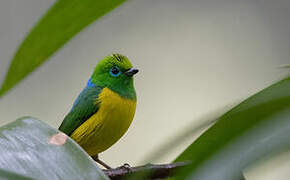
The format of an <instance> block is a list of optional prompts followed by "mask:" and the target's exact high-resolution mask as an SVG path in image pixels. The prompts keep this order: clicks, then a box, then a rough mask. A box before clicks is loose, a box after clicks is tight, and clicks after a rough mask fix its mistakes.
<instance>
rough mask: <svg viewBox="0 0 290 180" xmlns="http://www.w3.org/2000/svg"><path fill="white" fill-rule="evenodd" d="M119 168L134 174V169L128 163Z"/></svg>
mask: <svg viewBox="0 0 290 180" xmlns="http://www.w3.org/2000/svg"><path fill="white" fill-rule="evenodd" d="M119 168H121V169H125V170H127V171H128V172H132V168H131V166H130V164H128V163H125V164H123V165H122V166H120V167H119Z"/></svg>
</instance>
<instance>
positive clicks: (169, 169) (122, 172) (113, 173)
mask: <svg viewBox="0 0 290 180" xmlns="http://www.w3.org/2000/svg"><path fill="white" fill-rule="evenodd" d="M189 164H190V163H189V162H177V163H172V164H160V165H157V164H147V165H144V166H137V167H130V166H129V165H126V164H125V165H123V166H121V167H117V168H115V169H104V170H103V172H104V173H105V174H106V175H107V176H109V177H110V179H111V180H119V179H122V178H123V177H124V176H127V175H136V174H145V175H149V177H147V178H149V179H160V178H168V177H170V176H172V175H173V174H174V172H175V171H176V169H178V168H181V167H185V166H187V165H189Z"/></svg>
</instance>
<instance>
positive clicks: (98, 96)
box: [59, 54, 139, 168]
mask: <svg viewBox="0 0 290 180" xmlns="http://www.w3.org/2000/svg"><path fill="white" fill-rule="evenodd" d="M138 71H139V70H138V69H135V68H133V67H132V64H131V62H130V61H129V59H128V58H127V57H125V56H123V55H120V54H112V55H110V56H107V57H105V58H104V59H103V60H101V61H100V62H99V63H98V64H97V66H96V67H95V70H94V72H93V74H92V76H91V78H90V79H89V81H88V83H87V85H86V87H85V88H84V89H83V90H82V92H81V93H80V94H79V96H78V97H77V99H76V100H75V102H74V104H73V106H72V109H71V110H70V112H69V113H68V114H67V115H66V117H65V118H64V120H63V122H62V124H61V125H60V127H59V130H60V131H62V132H64V133H65V134H67V135H68V136H70V137H71V138H72V139H74V140H75V141H76V142H77V143H78V144H79V145H80V146H82V147H83V149H84V150H85V151H86V152H87V153H88V154H89V155H90V156H92V157H93V159H95V160H96V161H97V162H98V163H100V164H102V165H103V166H104V167H106V168H110V167H109V166H108V165H106V164H105V163H104V162H102V161H101V160H100V159H99V158H98V154H99V153H101V152H103V151H105V150H106V149H108V148H109V147H111V146H112V145H113V144H114V143H116V142H117V141H118V140H119V139H120V138H121V137H122V136H123V134H124V133H125V132H126V131H127V129H128V128H129V126H130V124H131V122H132V120H133V117H134V114H135V111H136V92H135V88H134V83H133V75H134V74H136V73H137V72H138Z"/></svg>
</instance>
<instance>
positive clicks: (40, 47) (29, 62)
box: [0, 0, 125, 96]
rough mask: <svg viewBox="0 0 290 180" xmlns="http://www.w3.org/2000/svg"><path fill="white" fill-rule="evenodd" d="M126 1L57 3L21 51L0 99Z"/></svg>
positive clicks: (59, 1) (63, 0) (65, 0)
mask: <svg viewBox="0 0 290 180" xmlns="http://www.w3.org/2000/svg"><path fill="white" fill-rule="evenodd" d="M124 1H125V0H58V1H56V2H55V4H54V5H53V6H52V7H51V8H50V9H49V10H48V11H47V13H46V14H45V15H44V16H43V17H42V19H40V21H39V22H38V23H37V24H36V26H35V27H34V28H33V29H32V30H31V32H30V33H29V34H28V35H27V37H26V38H25V39H24V41H23V42H22V44H21V45H20V47H19V48H18V50H17V52H16V54H15V56H14V57H13V59H12V62H11V64H10V67H9V70H8V72H7V74H6V77H5V79H4V82H3V84H2V87H1V89H0V96H2V95H3V94H4V93H6V92H7V91H8V90H10V89H11V88H12V87H13V86H15V85H16V84H17V83H18V82H19V81H21V80H22V79H23V78H25V77H26V76H27V75H28V74H29V73H31V72H32V71H34V70H35V69H36V68H37V67H38V66H40V65H41V64H42V63H43V62H44V61H45V60H47V59H48V58H49V57H50V56H51V55H52V54H53V53H55V52H56V51H57V50H58V49H59V48H60V47H62V46H63V45H64V44H65V43H66V42H67V41H68V40H70V39H71V38H72V37H73V36H74V35H76V34H77V33H78V32H80V31H81V30H82V29H83V28H84V27H86V26H87V25H89V24H90V23H92V22H93V21H95V20H96V19H98V18H100V17H101V16H103V15H104V14H106V13H107V12H109V11H110V10H112V9H114V8H115V7H116V6H118V5H119V4H121V3H122V2H124Z"/></svg>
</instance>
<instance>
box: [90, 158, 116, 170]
mask: <svg viewBox="0 0 290 180" xmlns="http://www.w3.org/2000/svg"><path fill="white" fill-rule="evenodd" d="M92 158H93V160H95V161H96V162H97V163H99V164H100V165H102V166H103V167H104V168H106V169H112V168H111V167H110V166H109V165H107V164H106V163H105V162H104V161H101V160H100V159H99V156H98V155H95V156H92Z"/></svg>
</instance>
